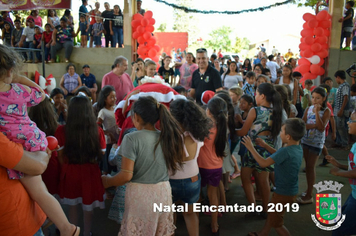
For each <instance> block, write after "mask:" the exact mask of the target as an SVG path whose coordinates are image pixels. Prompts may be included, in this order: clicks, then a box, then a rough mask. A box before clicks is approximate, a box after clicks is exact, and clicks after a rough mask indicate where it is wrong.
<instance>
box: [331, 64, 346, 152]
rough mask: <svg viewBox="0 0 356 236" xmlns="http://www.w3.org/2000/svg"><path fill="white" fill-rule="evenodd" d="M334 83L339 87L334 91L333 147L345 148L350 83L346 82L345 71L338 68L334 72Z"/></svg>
mask: <svg viewBox="0 0 356 236" xmlns="http://www.w3.org/2000/svg"><path fill="white" fill-rule="evenodd" d="M334 76H335V80H336V83H337V84H339V88H338V89H337V92H336V97H335V102H334V103H335V105H334V114H335V115H336V116H335V122H336V131H337V132H336V143H335V145H333V147H339V148H346V147H347V146H348V135H347V129H346V125H345V124H346V119H348V118H349V116H350V112H349V107H350V85H349V83H347V82H346V73H345V71H343V70H338V71H336V72H335V74H334Z"/></svg>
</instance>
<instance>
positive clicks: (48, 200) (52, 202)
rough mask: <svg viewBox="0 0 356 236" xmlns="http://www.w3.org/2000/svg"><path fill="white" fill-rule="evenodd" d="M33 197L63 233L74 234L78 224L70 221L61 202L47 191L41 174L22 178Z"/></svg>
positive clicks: (66, 234) (68, 235)
mask: <svg viewBox="0 0 356 236" xmlns="http://www.w3.org/2000/svg"><path fill="white" fill-rule="evenodd" d="M21 183H22V184H23V186H24V187H25V188H26V190H27V192H28V194H29V195H30V196H31V198H32V199H33V200H34V201H35V202H37V203H38V205H39V206H40V207H41V209H42V210H43V211H44V213H45V214H46V215H47V216H48V218H49V219H50V220H51V221H53V223H54V224H55V225H56V226H57V228H58V229H59V231H60V232H61V235H65V236H72V235H73V233H74V232H75V230H76V226H75V225H72V224H71V223H69V221H68V219H67V217H66V215H65V214H64V212H63V210H62V207H61V205H59V202H58V201H57V200H56V199H55V198H54V197H53V196H52V195H51V194H50V193H49V192H48V191H47V188H46V186H45V184H44V183H43V181H42V178H41V176H40V175H37V176H31V175H26V176H25V177H24V178H22V179H21Z"/></svg>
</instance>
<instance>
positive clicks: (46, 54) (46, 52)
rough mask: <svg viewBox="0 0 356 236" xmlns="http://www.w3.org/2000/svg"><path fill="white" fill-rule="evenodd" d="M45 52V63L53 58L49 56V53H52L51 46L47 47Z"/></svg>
mask: <svg viewBox="0 0 356 236" xmlns="http://www.w3.org/2000/svg"><path fill="white" fill-rule="evenodd" d="M44 51H45V61H49V60H51V57H50V55H49V53H50V52H51V46H49V47H46V45H45V47H44Z"/></svg>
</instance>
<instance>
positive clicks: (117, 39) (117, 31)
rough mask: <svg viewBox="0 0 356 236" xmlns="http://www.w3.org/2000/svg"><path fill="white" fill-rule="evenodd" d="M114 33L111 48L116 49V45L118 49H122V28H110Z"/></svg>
mask: <svg viewBox="0 0 356 236" xmlns="http://www.w3.org/2000/svg"><path fill="white" fill-rule="evenodd" d="M112 30H113V31H114V35H113V36H112V41H113V46H112V47H116V44H117V43H118V44H119V47H120V48H122V44H123V42H124V34H123V30H122V28H119V27H112Z"/></svg>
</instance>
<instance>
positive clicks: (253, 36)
mask: <svg viewBox="0 0 356 236" xmlns="http://www.w3.org/2000/svg"><path fill="white" fill-rule="evenodd" d="M166 1H167V2H169V3H176V1H175V0H166ZM282 1H283V0H254V1H246V0H218V1H214V0H194V1H193V4H194V5H193V6H192V8H197V9H201V10H218V11H226V10H230V11H239V10H242V9H251V8H258V7H261V6H267V5H270V4H274V3H276V2H282ZM100 2H101V3H102V4H101V6H100V10H102V11H103V10H104V5H103V2H104V1H100ZM108 2H109V3H110V5H111V6H113V5H114V4H119V6H120V7H121V8H123V6H124V1H123V0H108ZM94 3H95V0H89V5H91V6H93V7H94ZM217 3H218V4H217ZM80 5H81V1H79V0H74V1H73V2H72V9H73V13H75V12H77V9H79V6H80ZM142 8H143V9H145V10H151V11H152V12H153V18H154V19H155V20H156V24H155V28H158V27H159V25H160V24H162V23H166V24H167V30H166V31H173V30H172V26H173V23H174V20H173V8H172V7H170V6H167V5H165V4H163V3H158V2H156V1H155V0H143V2H142ZM88 9H89V10H90V8H89V7H88ZM307 12H310V13H313V12H314V10H313V9H312V8H311V7H308V8H307V7H297V5H296V4H287V5H283V6H279V7H274V8H271V9H269V10H265V11H258V12H252V13H242V14H239V15H224V14H207V15H206V14H196V13H190V14H192V15H194V16H195V17H196V19H197V22H195V24H196V25H197V26H198V28H199V29H200V34H199V37H201V38H202V39H203V40H205V39H208V38H209V33H210V32H211V30H213V29H216V28H219V27H221V26H223V25H225V26H229V27H231V28H232V29H233V35H234V37H235V36H238V37H240V38H242V37H247V38H248V39H249V40H250V41H251V43H253V42H257V41H260V40H263V39H266V38H268V37H269V36H270V35H271V34H274V35H285V34H292V35H300V31H301V30H302V25H303V23H304V20H303V19H302V16H303V14H304V13H307Z"/></svg>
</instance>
